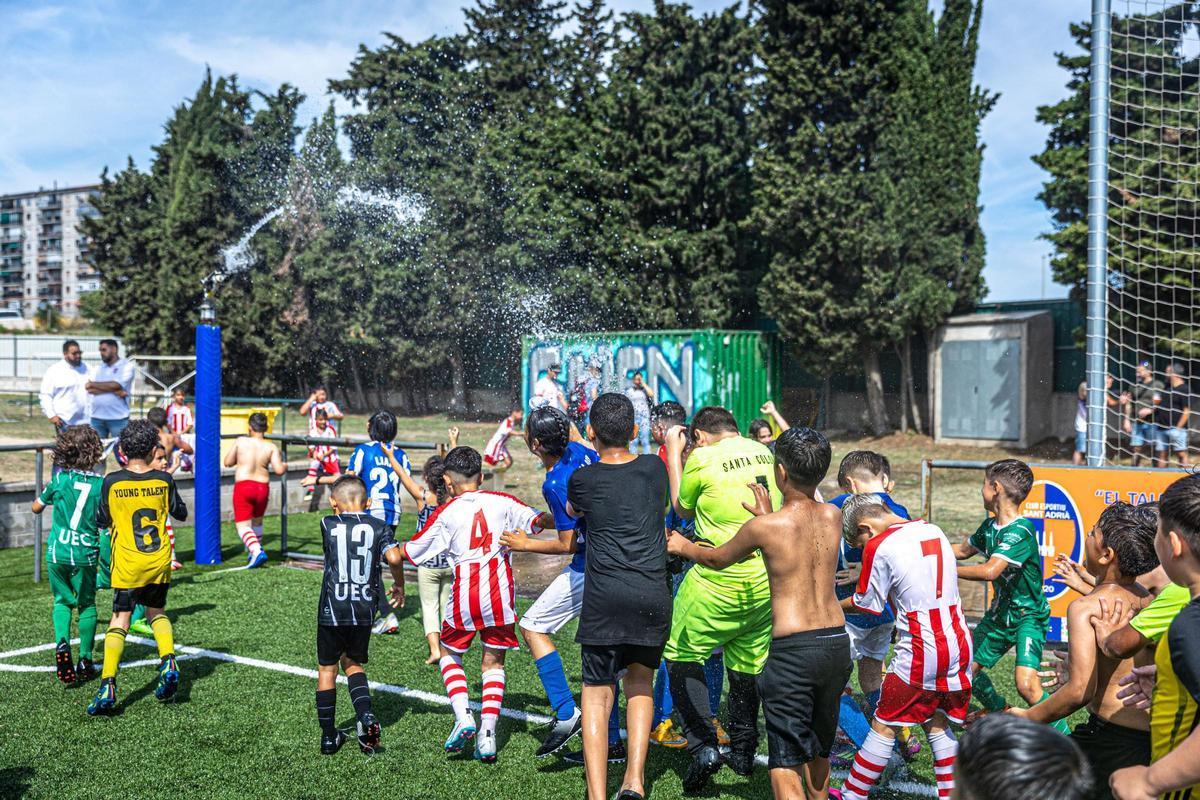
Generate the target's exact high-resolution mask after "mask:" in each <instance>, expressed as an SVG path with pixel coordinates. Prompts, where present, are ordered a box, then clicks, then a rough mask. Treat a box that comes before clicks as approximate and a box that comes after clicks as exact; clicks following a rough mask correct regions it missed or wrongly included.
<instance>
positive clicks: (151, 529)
mask: <svg viewBox="0 0 1200 800" xmlns="http://www.w3.org/2000/svg"><path fill="white" fill-rule="evenodd" d="M168 516H172V517H174V518H175V519H177V520H181V521H182V520H185V519H187V506H185V505H184V504H183V499H182V498H181V497H180V496H179V492H178V491H177V490H176V488H175V481H173V480H171V476H170V475H168V474H167V473H166V472H163V471H162V470H157V469H152V470H149V471H147V472H134V471H133V470H128V469H121V470H117V471H116V472H110V473H108V474H107V475H105V476H104V485H103V486H102V487H101V490H100V505H99V506H98V508H97V509H96V525H97V526H98V527H101V528H108V529H109V530H110V533H111V537H112V587H113V588H114V589H137V588H139V587H142V586H149V585H151V584H155V583H170V582H171V543H170V539H169V538H168V536H167V517H168Z"/></svg>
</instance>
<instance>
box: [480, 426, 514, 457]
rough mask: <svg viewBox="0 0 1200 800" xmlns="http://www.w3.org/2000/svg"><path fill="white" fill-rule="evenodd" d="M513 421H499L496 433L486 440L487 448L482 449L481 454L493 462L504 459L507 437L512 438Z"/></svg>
mask: <svg viewBox="0 0 1200 800" xmlns="http://www.w3.org/2000/svg"><path fill="white" fill-rule="evenodd" d="M512 432H513V421H512V418H511V417H505V418H504V419H502V420H501V421H500V427H498V428H496V432H495V433H493V434H492V438H490V439H488V443H487V447H485V448H484V449H483V454H484V455H485V456H487V457H489V458H491V459H492V460H493V461H499V460H501V459H502V458H503V457H504V453H505V452H506V451H507V450H508V437H509V436H512Z"/></svg>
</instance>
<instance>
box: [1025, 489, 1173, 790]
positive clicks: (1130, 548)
mask: <svg viewBox="0 0 1200 800" xmlns="http://www.w3.org/2000/svg"><path fill="white" fill-rule="evenodd" d="M1156 527H1157V526H1156V525H1155V524H1153V523H1151V522H1150V520H1149V518H1148V516H1147V515H1145V514H1142V513H1139V512H1138V510H1137V509H1136V508H1135V507H1134V506H1131V505H1129V504H1128V503H1120V502H1118V503H1113V504H1112V505H1111V506H1109V507H1108V508H1106V509H1104V513H1102V514H1101V515H1100V519H1099V520H1098V521H1097V522H1096V525H1095V527H1093V528H1092V530H1091V531H1090V532H1089V533H1088V535H1087V538H1086V539H1085V540H1084V559H1085V560H1084V567H1085V568H1086V569H1087V571H1088V572H1089V573H1091V575H1093V576H1094V577H1095V578H1096V588H1095V589H1094V590H1093V591H1092V592H1091V594H1088V595H1086V596H1084V597H1081V598H1079V599H1078V600H1075V601H1074V602H1072V603H1071V605H1070V606H1068V607H1067V642H1068V646H1069V648H1070V650H1069V656H1068V663H1069V664H1070V669H1069V677H1068V679H1067V682H1066V683H1065V684H1063V685H1062V686H1060V687H1059V689H1058V690H1057V691H1056V692H1054V694H1052V695H1050V697H1048V698H1047V699H1045V700H1043V701H1042V702H1040V703H1038V704H1037V705H1035V706H1030V707H1029V708H1011V709H1009V712H1008V713H1010V714H1015V715H1017V716H1020V717H1025V718H1026V719H1031V720H1033V721H1034V722H1045V723H1049V722H1054V721H1055V720H1058V719H1063V718H1065V717H1067V716H1070V715H1071V714H1072V713H1074V712H1075V711H1077V710H1079V709H1080V708H1083V707H1084V706H1087V709H1088V720H1087V722H1085V723H1083V724H1082V725H1077V726H1076V727H1075V730H1074V731H1072V732H1071V738H1072V739H1074V740H1075V743H1076V744H1078V745H1079V747H1080V749H1081V750H1083V753H1084V755H1085V756H1086V757H1087V759H1088V761H1089V762H1090V763H1091V765H1092V772H1093V773H1094V774H1095V776H1096V794H1095V796H1096V797H1099V798H1108V797H1112V794H1111V793H1110V791H1109V787H1108V778H1109V776H1110V775H1112V773H1113V772H1115V771H1116V770H1118V769H1121V768H1123V767H1130V766H1135V765H1139V764H1141V765H1145V764H1149V763H1150V716H1149V714H1147V713H1146V712H1145V711H1144V710H1141V709H1138V708H1135V707H1132V706H1126V705H1125V704H1124V703H1123V702H1122V701H1121V700H1120V699H1119V698H1118V697H1117V691H1118V690H1119V689H1121V688H1123V687H1120V686H1118V682H1119V681H1120V680H1121V678H1124V677H1125V676H1126V675H1128V674H1129V672H1130V670H1132V669H1133V667H1134V662H1133V658H1125V659H1115V658H1110V657H1109V656H1107V655H1105V654H1104V653H1103V652H1102V651H1101V650H1100V648H1099V647H1098V646H1097V643H1096V636H1095V633H1094V632H1093V630H1092V618H1093V617H1096V616H1100V615H1101V614H1102V612H1103V611H1104V610H1106V609H1105V608H1104V605H1107V606H1111V605H1112V604H1114V603H1122V604H1124V605H1126V606H1129V607H1131V608H1133V609H1135V610H1140V609H1141V608H1143V607H1144V606H1146V605H1147V604H1148V603H1149V602H1150V593H1149V592H1148V591H1146V590H1145V589H1144V588H1143V587H1141V586H1139V585H1138V583H1137V578H1138V576H1139V575H1144V574H1145V573H1147V572H1150V571H1151V570H1153V569H1154V568H1155V567H1156V566H1157V565H1158V557H1157V556H1156V555H1155V554H1154V534H1155V530H1156ZM1102 604H1103V605H1102Z"/></svg>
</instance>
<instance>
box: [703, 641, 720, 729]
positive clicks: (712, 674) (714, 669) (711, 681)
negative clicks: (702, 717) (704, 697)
mask: <svg viewBox="0 0 1200 800" xmlns="http://www.w3.org/2000/svg"><path fill="white" fill-rule="evenodd" d="M704 682H705V683H706V684H707V685H708V708H709V710H710V711H711V712H712V716H714V717H715V716H716V715H717V711H719V710H720V708H721V689H722V688H724V686H725V656H723V655H721V654H720V653H714V654H713V655H711V656H709V657H708V658H707V659H706V660H705V662H704Z"/></svg>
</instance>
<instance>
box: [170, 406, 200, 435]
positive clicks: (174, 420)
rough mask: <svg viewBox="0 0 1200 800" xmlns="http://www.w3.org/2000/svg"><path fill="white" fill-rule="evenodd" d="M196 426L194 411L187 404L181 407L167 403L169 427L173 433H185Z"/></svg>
mask: <svg viewBox="0 0 1200 800" xmlns="http://www.w3.org/2000/svg"><path fill="white" fill-rule="evenodd" d="M194 424H195V419H193V417H192V409H191V408H189V407H188V405H187V404H186V403H185V404H183V405H181V406H177V405H175V403H173V402H172V403H167V427H168V428H170V429H171V433H183V432H185V431H186V430H187V429H188V428H190V427H192V425H194Z"/></svg>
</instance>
